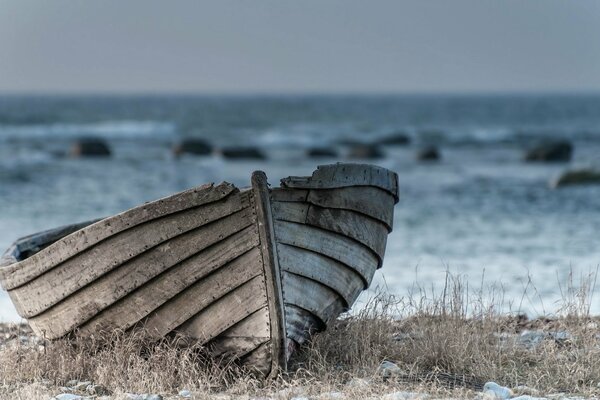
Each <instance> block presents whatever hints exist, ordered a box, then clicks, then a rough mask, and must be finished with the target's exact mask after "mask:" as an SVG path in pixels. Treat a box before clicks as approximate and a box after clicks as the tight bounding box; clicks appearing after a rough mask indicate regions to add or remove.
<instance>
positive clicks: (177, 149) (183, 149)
mask: <svg viewBox="0 0 600 400" xmlns="http://www.w3.org/2000/svg"><path fill="white" fill-rule="evenodd" d="M212 151H213V146H212V145H211V144H210V143H208V142H207V141H206V140H203V139H198V138H187V139H183V140H182V141H181V142H179V143H177V144H176V145H175V146H173V154H174V155H175V156H180V155H182V154H193V155H197V156H205V155H208V154H210V153H211V152H212Z"/></svg>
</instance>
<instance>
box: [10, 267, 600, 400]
mask: <svg viewBox="0 0 600 400" xmlns="http://www.w3.org/2000/svg"><path fill="white" fill-rule="evenodd" d="M592 278H593V279H592ZM594 288H595V275H593V276H591V277H588V279H585V280H583V281H582V283H580V284H578V285H575V284H574V283H573V281H572V280H571V282H570V283H567V284H566V285H564V287H561V289H560V290H561V292H562V293H563V304H561V305H560V306H559V307H558V310H557V312H556V314H555V315H552V316H550V317H547V318H538V319H534V320H529V319H527V317H525V316H524V315H521V314H518V313H506V312H503V313H501V312H500V311H499V310H500V307H499V302H498V297H497V295H496V294H495V293H493V292H489V291H488V292H485V293H486V296H484V295H483V293H484V291H480V292H479V293H475V294H470V293H469V290H468V288H467V287H466V286H465V285H464V284H463V282H462V281H461V280H460V279H459V278H453V277H452V276H448V280H447V285H446V289H445V290H444V291H443V293H441V294H440V295H439V296H435V295H434V296H432V295H428V296H426V295H425V293H424V292H423V291H420V292H418V293H419V294H418V295H413V296H410V297H402V298H397V297H394V296H390V295H378V296H375V297H373V298H371V300H370V301H368V303H367V304H366V305H365V306H364V307H363V308H362V309H361V310H360V311H358V312H357V313H355V314H352V315H346V316H344V317H343V318H340V319H339V320H338V321H336V322H335V323H334V324H332V325H331V326H330V328H329V329H328V330H327V331H326V332H324V333H322V334H319V335H317V336H315V338H314V340H313V341H312V343H311V344H310V346H308V347H307V348H305V349H303V350H302V351H301V352H300V353H299V354H298V355H297V356H296V357H295V359H294V361H293V363H292V368H291V371H290V372H289V373H288V374H286V375H285V376H281V377H280V378H279V379H278V380H276V381H272V382H261V381H259V380H256V379H254V378H252V376H251V375H249V374H247V373H245V372H244V371H240V370H239V369H238V368H237V367H236V366H235V365H234V364H232V363H226V362H225V361H224V360H213V359H210V358H209V357H207V356H206V354H205V352H204V351H203V349H202V348H200V347H189V346H180V345H179V344H180V342H179V340H180V339H178V338H171V339H165V340H162V341H160V342H158V343H156V342H153V343H151V342H148V341H147V340H146V339H145V336H144V335H143V332H142V331H137V332H133V333H131V332H128V333H122V332H121V333H119V332H115V333H112V334H111V335H110V337H99V336H97V337H93V338H87V339H83V338H81V337H76V336H75V337H73V338H70V339H63V340H58V341H54V342H44V341H43V340H42V341H36V340H31V338H30V336H29V335H30V334H29V333H28V331H27V329H26V328H25V327H24V326H8V325H5V326H4V327H3V329H4V331H3V332H2V335H4V338H3V344H2V345H0V383H2V384H3V386H2V388H1V389H0V395H2V396H5V395H8V394H10V398H20V397H19V396H15V393H18V391H19V390H21V389H20V388H23V387H24V386H27V385H32V384H37V385H40V384H41V385H44V387H45V388H47V393H54V394H56V393H58V392H59V389H58V388H59V387H61V386H65V385H67V382H68V381H70V380H74V379H75V380H90V381H93V382H95V383H97V384H101V385H103V386H105V387H106V388H108V389H110V390H111V391H112V392H114V393H125V392H133V393H161V394H165V395H168V394H172V395H176V394H177V393H178V391H180V390H182V389H188V390H190V391H192V392H194V393H197V395H196V397H194V398H210V396H211V393H212V395H214V394H216V393H221V394H223V393H228V394H229V395H232V396H237V395H244V394H245V395H255V396H271V397H272V396H274V393H279V394H278V396H279V397H278V398H291V397H293V396H294V395H298V394H302V395H304V396H317V395H318V394H320V393H326V392H334V391H342V392H344V393H345V394H346V398H366V397H368V396H381V395H383V394H385V393H390V392H393V391H396V390H416V391H426V392H428V393H433V394H434V395H435V394H439V395H444V396H446V395H448V393H450V392H451V394H452V396H454V397H465V396H467V397H471V398H472V397H473V391H479V390H481V388H482V387H483V384H484V383H485V382H487V381H495V382H497V383H499V384H501V385H505V386H508V387H511V388H515V387H518V386H522V385H525V386H528V387H530V388H535V389H537V390H538V391H539V393H540V394H541V395H544V394H546V395H547V394H551V393H558V392H564V393H572V394H579V395H584V396H592V395H596V396H597V395H600V386H599V385H600V320H599V319H598V318H597V317H593V316H591V315H590V303H591V301H592V299H593V294H594ZM27 338H29V339H27ZM383 361H390V362H393V363H394V364H395V365H396V366H397V367H398V368H394V369H393V370H384V371H382V370H381V368H380V367H379V366H380V364H381V363H382V362H383ZM282 390H283V391H282ZM449 391H450V392H449ZM23 398H26V397H23ZM44 398H48V397H44ZM175 398H176V397H175Z"/></svg>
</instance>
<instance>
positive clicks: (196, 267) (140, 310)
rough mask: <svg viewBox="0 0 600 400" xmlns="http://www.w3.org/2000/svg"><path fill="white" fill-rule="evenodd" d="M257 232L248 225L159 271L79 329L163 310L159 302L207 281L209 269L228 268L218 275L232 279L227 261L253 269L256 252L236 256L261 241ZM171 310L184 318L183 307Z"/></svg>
mask: <svg viewBox="0 0 600 400" xmlns="http://www.w3.org/2000/svg"><path fill="white" fill-rule="evenodd" d="M257 236H258V235H257V233H256V228H255V226H249V227H248V228H246V229H244V230H243V231H240V232H238V233H236V234H235V235H233V236H231V237H230V238H227V239H225V240H224V241H222V242H221V243H219V245H218V246H212V247H209V248H208V249H206V250H205V251H203V252H201V253H199V254H198V255H197V256H195V257H192V258H189V259H187V260H185V261H184V262H183V263H181V264H180V265H178V266H177V268H176V269H172V270H170V271H168V272H167V273H164V274H161V275H159V277H158V278H157V279H154V280H152V281H150V282H148V283H147V284H146V285H144V286H142V287H141V288H139V289H138V290H136V291H135V292H133V293H131V294H129V295H128V296H126V297H124V298H122V299H121V300H119V301H118V302H116V303H115V304H113V305H112V306H111V307H109V308H107V309H106V310H104V311H103V312H102V313H100V314H98V315H97V316H95V317H94V318H93V319H91V320H90V321H88V322H86V323H85V324H84V325H82V326H81V328H80V332H82V333H84V334H85V333H92V332H95V331H100V330H112V329H115V328H118V329H128V328H130V327H131V326H133V325H134V324H136V323H137V322H139V321H140V320H142V319H143V318H145V317H146V316H148V315H149V314H151V313H152V312H155V313H157V312H160V313H162V312H161V310H157V309H158V308H159V307H160V306H162V305H164V304H165V303H167V302H169V300H171V299H173V298H174V297H176V296H177V295H178V294H180V293H181V295H184V294H183V293H182V291H183V290H185V289H186V288H187V287H189V286H190V285H191V284H193V283H195V282H197V281H199V284H200V283H202V282H204V281H205V280H204V279H201V278H202V277H204V276H207V274H209V273H210V272H212V271H215V270H217V269H220V268H225V269H223V271H224V272H223V274H222V275H219V276H221V277H222V278H223V279H225V280H228V279H230V278H231V277H230V276H229V274H228V273H227V271H228V270H227V268H228V266H227V265H226V264H227V263H228V262H231V261H232V260H233V262H234V263H235V264H236V265H237V264H239V265H242V266H245V268H248V270H249V271H252V272H253V271H254V268H251V267H249V266H248V263H249V261H250V260H256V259H257V257H256V253H253V254H248V255H247V256H246V257H244V258H241V257H240V258H239V259H237V257H239V256H241V255H243V254H244V253H246V252H248V251H249V250H250V249H252V248H254V247H255V246H256V245H258V240H257ZM236 259H237V260H236ZM209 276H210V275H209ZM155 310H157V311H155ZM163 311H164V309H163ZM171 312H172V313H173V314H174V315H171V316H168V315H167V317H169V318H171V319H177V318H183V317H182V316H179V315H178V314H179V313H180V310H177V309H175V311H172V310H171ZM192 315H193V314H192ZM165 318H166V317H165ZM166 322H167V321H166V320H165V321H163V323H162V325H161V326H163V327H164V326H165V324H166ZM177 323H178V321H175V322H173V323H172V324H171V325H170V326H168V327H166V328H164V330H165V331H166V332H165V334H166V333H168V332H169V328H171V326H172V327H173V328H175V327H176V326H177V325H173V324H177ZM171 329H172V328H171Z"/></svg>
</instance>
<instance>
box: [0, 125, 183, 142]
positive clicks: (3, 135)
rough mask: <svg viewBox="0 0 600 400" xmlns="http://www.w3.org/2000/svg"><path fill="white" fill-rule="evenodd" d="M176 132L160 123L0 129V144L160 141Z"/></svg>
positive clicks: (5, 127)
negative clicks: (97, 139) (95, 139)
mask: <svg viewBox="0 0 600 400" xmlns="http://www.w3.org/2000/svg"><path fill="white" fill-rule="evenodd" d="M176 131H177V130H176V126H175V124H174V123H171V122H163V121H102V122H96V123H84V124H71V123H53V124H35V125H0V141H10V140H35V139H50V138H51V139H73V138H77V137H81V136H97V137H102V138H106V139H142V138H154V139H164V138H169V137H171V136H173V135H174V134H175V133H176Z"/></svg>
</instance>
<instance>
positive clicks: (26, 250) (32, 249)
mask: <svg viewBox="0 0 600 400" xmlns="http://www.w3.org/2000/svg"><path fill="white" fill-rule="evenodd" d="M100 220H101V219H94V220H91V221H85V222H79V223H76V224H71V225H66V226H61V227H58V228H54V229H49V230H47V231H43V232H39V233H34V234H33V235H28V236H25V237H22V238H19V239H17V240H16V241H15V242H14V243H13V244H12V245H11V246H10V247H9V248H8V250H7V251H6V253H5V255H9V254H10V255H12V257H13V258H14V260H15V262H17V261H21V260H23V259H25V258H27V257H31V256H32V255H33V254H35V253H37V252H38V251H40V250H42V249H44V248H46V247H48V246H49V245H51V244H52V243H54V242H56V241H57V240H60V239H62V238H63V237H65V236H67V235H70V234H71V233H73V232H75V231H78V230H80V229H82V228H85V227H86V226H88V225H91V224H93V223H96V222H98V221H100ZM4 257H5V256H3V257H2V258H4Z"/></svg>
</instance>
